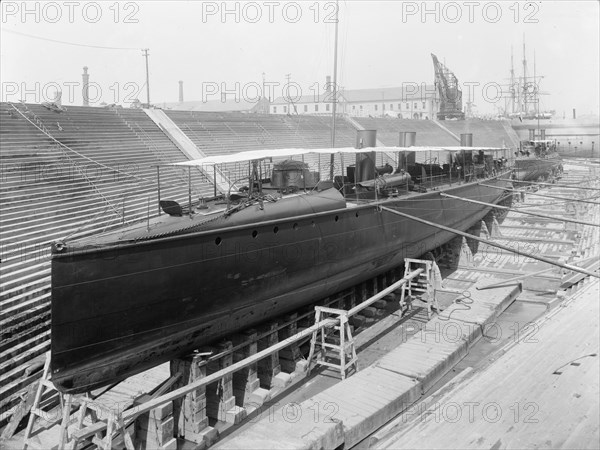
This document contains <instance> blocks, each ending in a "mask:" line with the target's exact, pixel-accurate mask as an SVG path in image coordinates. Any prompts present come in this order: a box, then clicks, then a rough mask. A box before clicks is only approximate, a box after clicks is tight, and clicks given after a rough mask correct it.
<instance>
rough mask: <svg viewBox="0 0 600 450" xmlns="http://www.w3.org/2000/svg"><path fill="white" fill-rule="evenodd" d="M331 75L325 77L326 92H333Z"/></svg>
mask: <svg viewBox="0 0 600 450" xmlns="http://www.w3.org/2000/svg"><path fill="white" fill-rule="evenodd" d="M331 87H332V86H331V76H329V75H327V77H326V78H325V92H326V93H327V94H330V93H331Z"/></svg>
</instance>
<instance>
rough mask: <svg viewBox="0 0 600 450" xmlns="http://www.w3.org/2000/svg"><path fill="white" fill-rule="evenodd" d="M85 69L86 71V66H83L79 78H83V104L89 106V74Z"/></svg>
mask: <svg viewBox="0 0 600 450" xmlns="http://www.w3.org/2000/svg"><path fill="white" fill-rule="evenodd" d="M87 71H88V68H87V66H84V67H83V74H82V75H81V78H83V89H82V94H83V106H90V95H89V84H90V76H89V75H88V73H87Z"/></svg>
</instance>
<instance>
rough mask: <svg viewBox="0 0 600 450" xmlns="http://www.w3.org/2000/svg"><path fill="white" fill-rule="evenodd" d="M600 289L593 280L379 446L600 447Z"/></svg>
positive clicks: (424, 406)
mask: <svg viewBox="0 0 600 450" xmlns="http://www.w3.org/2000/svg"><path fill="white" fill-rule="evenodd" d="M599 295H600V294H599V283H598V281H597V280H596V281H594V282H593V283H591V282H590V283H589V284H588V286H587V287H586V288H585V289H583V290H581V291H579V292H577V293H576V294H575V295H574V297H573V298H572V299H571V300H570V301H569V302H568V303H567V304H565V305H564V306H563V305H561V307H559V308H558V309H557V310H554V311H553V312H552V314H551V315H549V316H544V317H543V318H542V319H541V320H539V321H538V322H536V323H538V324H539V325H537V326H531V327H529V330H527V333H523V334H522V335H521V336H520V339H519V340H518V341H516V342H515V343H514V344H512V348H511V349H510V351H508V352H506V353H505V354H504V355H503V356H501V357H500V358H498V359H497V360H496V361H495V362H493V363H492V364H489V365H487V366H486V367H483V368H481V369H479V370H477V369H476V370H474V371H472V372H471V373H469V374H468V375H467V376H466V377H464V378H463V379H462V380H461V383H460V384H457V385H455V386H454V387H453V389H451V390H450V391H449V392H446V393H445V395H443V396H442V397H441V398H434V399H432V400H429V401H428V402H426V403H422V404H417V405H415V406H413V407H412V408H411V409H412V411H411V412H413V413H414V412H418V413H417V414H411V415H412V416H414V417H411V418H407V417H405V418H402V419H401V420H399V423H398V424H397V425H396V426H395V427H394V428H393V429H389V430H387V435H388V436H387V438H383V439H382V440H380V442H379V443H378V444H377V445H376V446H374V448H427V449H433V448H498V449H499V448H598V442H600V433H599V430H600V411H599V400H598V399H599V398H600V392H599V380H600V364H599V348H598V347H599V344H598V343H599V342H600V335H599V331H598V320H597V319H598V316H599V314H600V308H599V301H598V299H599ZM590 318H594V319H596V320H590Z"/></svg>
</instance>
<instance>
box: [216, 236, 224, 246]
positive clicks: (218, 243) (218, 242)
mask: <svg viewBox="0 0 600 450" xmlns="http://www.w3.org/2000/svg"><path fill="white" fill-rule="evenodd" d="M221 242H222V239H221V238H220V237H218V238H216V239H215V245H221Z"/></svg>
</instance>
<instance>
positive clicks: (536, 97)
mask: <svg viewBox="0 0 600 450" xmlns="http://www.w3.org/2000/svg"><path fill="white" fill-rule="evenodd" d="M533 89H535V90H534V91H533V92H534V97H533V99H534V101H535V115H536V116H537V134H538V136H540V97H539V95H538V84H537V78H536V76H535V50H533Z"/></svg>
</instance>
